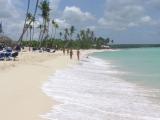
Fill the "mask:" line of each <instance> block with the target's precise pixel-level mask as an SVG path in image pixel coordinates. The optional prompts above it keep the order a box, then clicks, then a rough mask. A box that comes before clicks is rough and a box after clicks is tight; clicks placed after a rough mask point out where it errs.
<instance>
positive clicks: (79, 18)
mask: <svg viewBox="0 0 160 120" xmlns="http://www.w3.org/2000/svg"><path fill="white" fill-rule="evenodd" d="M63 18H65V19H66V20H67V21H69V22H74V23H75V22H85V21H88V20H93V19H94V16H93V15H92V14H91V13H89V12H83V11H82V10H81V9H80V8H78V7H76V6H71V7H68V6H66V7H65V9H64V11H63Z"/></svg>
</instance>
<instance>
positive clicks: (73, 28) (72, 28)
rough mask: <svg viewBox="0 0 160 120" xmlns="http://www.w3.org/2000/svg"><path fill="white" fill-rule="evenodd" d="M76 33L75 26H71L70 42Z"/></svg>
mask: <svg viewBox="0 0 160 120" xmlns="http://www.w3.org/2000/svg"><path fill="white" fill-rule="evenodd" d="M74 32H75V27H74V26H71V27H70V40H72V37H73V33H74Z"/></svg>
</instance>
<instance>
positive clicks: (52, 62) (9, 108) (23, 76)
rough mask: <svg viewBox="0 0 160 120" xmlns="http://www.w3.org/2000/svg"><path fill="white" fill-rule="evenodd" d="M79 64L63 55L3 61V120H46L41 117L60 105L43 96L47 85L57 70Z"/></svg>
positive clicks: (0, 63)
mask: <svg viewBox="0 0 160 120" xmlns="http://www.w3.org/2000/svg"><path fill="white" fill-rule="evenodd" d="M94 51H96V50H88V51H81V54H83V56H85V55H87V54H88V53H90V52H94ZM81 56H82V55H81ZM76 62H77V59H76V55H74V59H73V60H70V59H69V56H66V55H65V56H64V55H63V54H62V52H61V51H59V52H56V53H33V52H30V53H29V52H25V53H20V55H19V57H18V58H17V61H5V62H3V61H0V120H42V118H40V115H43V114H45V113H47V112H48V111H49V110H50V109H51V108H52V106H53V105H54V104H56V101H55V102H53V101H54V100H52V99H51V98H49V97H47V96H46V95H45V94H44V93H43V92H42V90H41V87H42V85H43V83H44V82H46V80H48V77H49V75H51V74H53V73H54V72H55V71H56V70H57V69H62V68H64V67H66V66H67V65H69V64H74V63H76Z"/></svg>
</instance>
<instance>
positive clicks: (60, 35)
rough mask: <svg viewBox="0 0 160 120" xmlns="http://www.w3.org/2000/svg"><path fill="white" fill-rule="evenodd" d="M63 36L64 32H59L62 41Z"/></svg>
mask: <svg viewBox="0 0 160 120" xmlns="http://www.w3.org/2000/svg"><path fill="white" fill-rule="evenodd" d="M62 35H63V33H62V32H59V37H60V40H61V38H62Z"/></svg>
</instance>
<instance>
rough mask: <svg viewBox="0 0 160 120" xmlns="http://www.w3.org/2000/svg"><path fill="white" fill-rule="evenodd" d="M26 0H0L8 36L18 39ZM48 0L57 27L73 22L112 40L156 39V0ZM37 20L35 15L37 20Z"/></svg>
mask: <svg viewBox="0 0 160 120" xmlns="http://www.w3.org/2000/svg"><path fill="white" fill-rule="evenodd" d="M35 1H36V0H32V3H31V11H32V10H33V8H34V5H35ZM26 4H27V0H23V1H22V0H14V1H13V0H0V8H1V10H0V20H1V21H3V26H4V32H5V34H7V35H8V36H10V37H11V38H14V39H18V37H19V35H20V33H21V30H22V26H23V23H24V17H25V16H24V14H25V10H26ZM50 4H51V5H50V6H51V8H52V13H51V18H54V19H55V20H56V21H57V22H58V23H59V25H60V30H62V29H64V28H66V27H69V26H71V25H74V26H75V27H76V31H77V32H78V31H79V30H80V29H86V28H90V29H92V30H94V31H95V33H96V35H97V36H103V37H110V38H111V39H113V40H115V43H160V14H159V11H160V0H50ZM2 8H3V9H2ZM40 21H41V18H40V17H39V16H37V24H38V23H39V22H40ZM37 34H38V31H37Z"/></svg>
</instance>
